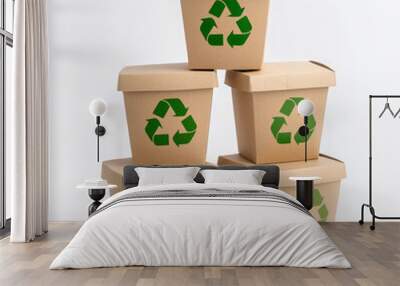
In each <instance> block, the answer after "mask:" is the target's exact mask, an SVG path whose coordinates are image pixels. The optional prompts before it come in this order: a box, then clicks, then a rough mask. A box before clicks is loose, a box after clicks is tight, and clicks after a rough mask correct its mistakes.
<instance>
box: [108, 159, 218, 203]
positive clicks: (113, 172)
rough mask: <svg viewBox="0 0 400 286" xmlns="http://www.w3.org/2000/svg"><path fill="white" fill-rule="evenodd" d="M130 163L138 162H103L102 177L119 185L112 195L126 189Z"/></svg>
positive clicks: (126, 160)
mask: <svg viewBox="0 0 400 286" xmlns="http://www.w3.org/2000/svg"><path fill="white" fill-rule="evenodd" d="M128 165H137V164H136V163H134V162H133V160H132V158H122V159H114V160H108V161H103V162H102V165H101V177H102V178H103V179H105V180H107V182H108V183H109V184H112V185H117V186H118V187H117V188H115V189H112V190H111V195H114V194H116V193H118V192H121V191H123V190H124V184H123V175H124V168H125V166H128ZM200 165H214V164H211V163H207V162H205V163H203V164H200Z"/></svg>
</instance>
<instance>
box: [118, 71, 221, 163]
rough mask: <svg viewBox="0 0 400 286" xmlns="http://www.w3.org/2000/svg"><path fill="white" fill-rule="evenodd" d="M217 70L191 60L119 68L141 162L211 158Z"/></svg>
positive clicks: (132, 140)
mask: <svg viewBox="0 0 400 286" xmlns="http://www.w3.org/2000/svg"><path fill="white" fill-rule="evenodd" d="M216 86H218V80H217V75H216V72H215V71H196V72H195V71H190V70H189V69H188V67H187V65H186V64H163V65H148V66H129V67H126V68H124V69H123V70H122V71H121V72H120V74H119V82H118V90H120V91H123V93H124V101H125V109H126V117H127V121H128V129H129V136H130V143H131V150H132V157H133V160H134V162H135V163H136V164H161V165H162V164H201V163H203V162H204V161H205V158H206V153H207V143H208V130H209V125H210V112H211V101H212V95H213V88H214V87H216Z"/></svg>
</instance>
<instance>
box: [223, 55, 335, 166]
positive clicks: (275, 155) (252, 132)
mask: <svg viewBox="0 0 400 286" xmlns="http://www.w3.org/2000/svg"><path fill="white" fill-rule="evenodd" d="M225 83H226V84H227V85H229V86H231V87H232V96H233V105H234V113H235V122H236V131H237V139H238V146H239V152H240V154H241V155H242V156H243V157H245V158H247V159H249V160H251V161H252V162H255V163H275V162H291V161H300V160H304V139H305V138H304V137H302V136H300V135H298V134H296V133H297V131H298V129H299V128H300V127H301V126H302V125H303V124H304V123H303V122H304V119H303V117H302V116H301V115H300V114H298V112H297V106H298V104H299V102H301V100H302V99H309V100H311V101H312V102H313V103H314V105H315V111H314V114H313V118H311V119H310V121H311V122H314V123H315V124H314V125H315V126H314V127H313V128H311V129H312V134H311V135H310V138H309V140H308V158H309V159H316V158H317V157H318V154H319V147H320V142H321V135H322V128H323V123H324V113H325V105H326V99H327V94H328V88H329V87H330V86H334V85H335V84H336V81H335V72H334V71H333V70H332V69H330V68H328V67H326V66H324V65H322V64H320V63H317V62H284V63H269V64H265V65H264V66H263V68H262V70H260V71H248V72H241V71H228V72H227V73H226V78H225ZM288 106H289V108H288ZM288 110H291V112H290V113H289V114H288ZM311 124H313V123H311ZM311 124H310V125H311ZM289 132H290V134H288V133H289ZM282 133H285V134H286V135H289V136H286V138H287V137H289V138H290V141H289V140H286V139H285V140H283V139H284V136H282V135H285V134H282ZM281 136H282V137H281Z"/></svg>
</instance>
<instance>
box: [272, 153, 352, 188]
mask: <svg viewBox="0 0 400 286" xmlns="http://www.w3.org/2000/svg"><path fill="white" fill-rule="evenodd" d="M277 165H278V166H279V168H280V170H281V182H280V184H279V186H280V187H290V186H294V185H295V182H293V181H291V180H289V177H298V176H302V177H310V176H317V177H321V180H320V181H317V182H315V184H317V185H318V184H325V183H331V182H335V181H340V180H342V179H344V178H346V165H345V164H344V163H343V162H342V161H340V160H338V159H335V158H333V157H329V156H327V155H323V154H321V155H320V157H319V158H318V159H317V160H310V161H308V162H307V163H305V162H292V163H281V164H277Z"/></svg>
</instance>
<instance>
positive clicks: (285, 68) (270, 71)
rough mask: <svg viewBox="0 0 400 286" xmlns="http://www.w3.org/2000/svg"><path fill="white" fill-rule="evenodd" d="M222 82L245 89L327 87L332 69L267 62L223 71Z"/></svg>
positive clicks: (331, 80)
mask: <svg viewBox="0 0 400 286" xmlns="http://www.w3.org/2000/svg"><path fill="white" fill-rule="evenodd" d="M225 83H226V84H227V85H229V86H231V87H233V88H236V89H239V90H242V91H246V92H260V91H276V90H290V89H304V88H319V87H329V86H334V85H335V84H336V77H335V72H334V71H333V70H332V69H330V68H329V67H327V66H325V65H323V64H320V63H318V62H313V61H311V62H283V63H267V64H264V66H263V68H262V69H261V70H259V71H227V73H226V77H225Z"/></svg>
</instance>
